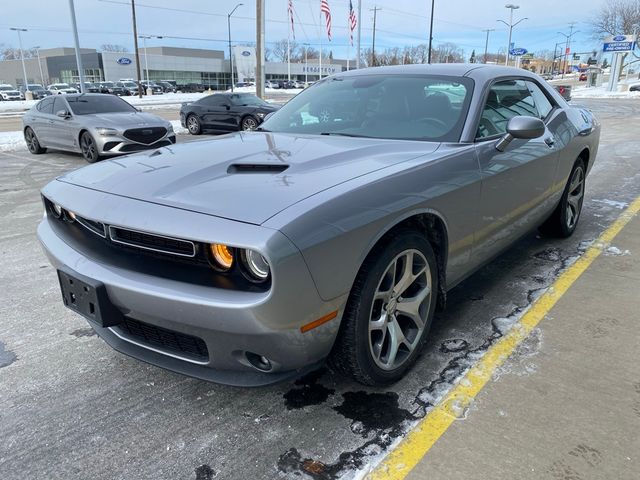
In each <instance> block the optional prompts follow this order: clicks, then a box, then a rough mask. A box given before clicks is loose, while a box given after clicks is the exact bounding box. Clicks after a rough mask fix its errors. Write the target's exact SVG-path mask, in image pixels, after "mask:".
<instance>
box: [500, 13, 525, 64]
mask: <svg viewBox="0 0 640 480" xmlns="http://www.w3.org/2000/svg"><path fill="white" fill-rule="evenodd" d="M504 7H505V8H508V9H509V10H510V14H509V23H507V22H505V21H504V20H498V22H502V23H504V24H505V25H506V26H507V27H509V42H508V43H507V57H506V59H505V61H504V65H505V66H507V65H509V54H510V53H511V33H512V32H513V27H515V26H516V25H518V24H519V23H520V22H522V21H523V20H527V17H524V18H521V19H520V20H518V21H517V22H516V23H513V11H514V10H517V9H518V8H520V6H519V5H514V4H512V3H508V4H507V5H505V6H504Z"/></svg>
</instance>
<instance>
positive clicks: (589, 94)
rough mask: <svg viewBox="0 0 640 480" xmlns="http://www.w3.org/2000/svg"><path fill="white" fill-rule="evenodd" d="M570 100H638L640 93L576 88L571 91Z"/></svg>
mask: <svg viewBox="0 0 640 480" xmlns="http://www.w3.org/2000/svg"><path fill="white" fill-rule="evenodd" d="M571 98H572V99H573V98H640V92H629V91H626V92H609V91H608V90H607V87H606V86H602V87H576V88H574V89H573V90H572V91H571Z"/></svg>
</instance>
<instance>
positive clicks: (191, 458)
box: [0, 100, 640, 479]
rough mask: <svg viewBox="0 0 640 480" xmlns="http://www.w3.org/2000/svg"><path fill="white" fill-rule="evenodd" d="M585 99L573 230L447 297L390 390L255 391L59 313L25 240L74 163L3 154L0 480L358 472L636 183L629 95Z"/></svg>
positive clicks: (34, 247)
mask: <svg viewBox="0 0 640 480" xmlns="http://www.w3.org/2000/svg"><path fill="white" fill-rule="evenodd" d="M581 103H582V104H585V105H587V106H589V107H591V108H593V110H594V111H595V113H596V114H597V115H598V117H599V118H600V120H601V121H602V123H603V129H602V130H603V133H602V140H601V147H600V153H599V156H598V159H597V160H596V163H595V166H594V168H593V171H592V174H591V175H590V177H589V178H588V179H587V192H586V199H585V204H584V210H583V216H582V219H581V223H580V225H579V226H578V229H577V231H576V233H575V235H574V236H573V237H572V238H570V239H566V240H549V239H546V238H541V237H539V236H538V235H536V234H535V233H532V234H531V235H529V236H528V237H526V238H525V239H523V240H522V241H521V242H519V244H518V245H517V246H515V247H514V248H512V249H511V250H509V251H508V252H506V253H505V254H503V255H502V256H500V257H499V258H497V259H496V260H495V261H494V262H492V263H491V264H489V265H488V266H487V267H485V268H484V269H482V270H480V271H479V272H478V273H476V274H475V275H473V276H472V277H470V278H469V279H468V280H466V281H465V282H463V283H462V284H460V285H459V286H458V287H456V288H455V289H454V290H452V291H451V292H450V293H449V296H448V308H447V310H446V311H445V312H442V313H439V314H438V315H437V317H436V319H435V320H434V324H433V327H432V331H431V334H430V337H429V340H428V341H427V343H426V345H425V349H424V351H423V354H422V356H421V358H420V359H419V360H418V363H417V365H416V366H415V368H414V369H413V370H412V371H411V372H410V373H409V374H408V375H407V377H406V378H405V379H403V380H402V381H401V382H399V383H398V384H396V385H394V386H393V387H390V388H386V389H371V388H364V387H362V386H361V385H358V384H355V383H353V382H350V381H348V380H346V379H344V378H342V377H340V376H339V375H337V374H335V373H333V372H331V371H330V370H328V369H323V370H321V371H319V372H315V373H312V374H310V375H307V376H306V377H304V378H302V379H298V380H297V381H291V382H288V383H283V384H279V385H274V386H270V387H265V388H259V389H240V388H232V387H225V386H220V385H216V384H211V383H205V382H202V381H198V380H194V379H190V378H185V377H182V376H180V375H177V374H173V373H170V372H166V371H164V370H161V369H159V368H156V367H153V366H149V365H146V364H143V363H140V362H138V361H136V360H133V359H130V358H128V357H126V356H124V355H122V354H119V353H117V352H115V351H113V350H112V349H111V348H110V347H108V346H107V345H106V344H104V342H102V341H101V340H100V339H99V338H97V337H96V336H95V335H92V334H91V332H90V330H88V328H87V324H86V322H85V321H84V320H83V319H82V318H80V317H78V316H77V315H74V314H73V313H71V312H70V311H68V310H67V309H65V308H64V307H63V305H62V302H61V301H60V293H59V291H58V288H59V287H58V284H57V279H56V275H55V271H54V270H53V269H52V268H51V267H50V266H49V264H48V262H47V261H46V259H45V257H44V255H43V254H42V252H41V250H40V247H39V245H38V243H37V241H36V238H35V233H34V231H35V227H36V224H37V222H38V221H39V219H40V217H41V215H42V212H41V206H40V199H39V196H38V190H39V188H40V187H41V186H42V185H44V184H45V183H46V182H47V181H49V180H50V179H52V178H54V177H55V176H56V175H58V174H61V173H63V172H65V171H68V170H70V169H73V168H77V167H80V166H82V165H84V162H83V160H82V159H81V158H80V157H78V156H76V155H71V154H64V153H52V154H47V155H42V156H37V157H36V156H31V155H29V154H28V152H27V151H26V150H20V151H16V152H8V153H0V163H1V164H2V169H1V170H0V179H1V181H0V206H2V208H3V211H4V215H3V216H2V218H1V219H0V253H2V257H3V268H2V270H0V284H1V285H2V290H1V293H0V295H1V299H2V302H0V319H1V321H0V346H1V348H0V439H1V440H0V471H2V472H3V478H6V479H14V478H15V479H18V478H28V477H30V478H38V477H42V478H65V479H71V478H93V479H112V478H122V479H125V478H126V479H164V478H167V479H209V478H216V479H245V478H247V479H248V478H251V479H273V478H303V479H304V478H314V479H332V478H347V479H348V478H354V477H356V476H358V475H361V473H362V472H363V471H366V470H367V469H368V468H369V466H370V465H371V464H372V463H375V462H376V461H377V460H378V459H379V457H380V456H381V454H382V453H384V451H386V450H387V449H388V448H389V447H390V446H391V445H393V444H394V443H395V442H396V441H397V440H398V439H399V438H400V437H402V435H403V434H404V432H406V430H407V429H408V428H410V427H411V426H412V425H413V424H414V423H415V422H416V421H417V420H418V419H420V418H422V417H424V415H425V414H426V412H427V411H429V409H430V408H431V407H432V405H433V404H434V403H435V402H436V401H437V399H438V398H440V397H441V396H442V395H443V394H444V393H445V392H446V391H447V390H448V389H449V388H451V386H452V385H453V384H454V383H455V382H456V380H457V379H458V378H459V377H460V375H461V374H462V373H463V372H464V370H465V369H466V368H468V366H470V365H471V364H472V363H473V362H474V361H475V360H477V358H478V357H480V356H481V355H482V353H483V352H484V351H485V350H486V349H487V348H488V347H489V346H490V345H492V344H493V343H494V342H495V341H496V339H497V338H499V337H500V336H501V335H503V334H504V332H505V331H506V330H507V329H508V328H509V327H510V326H511V325H513V324H514V323H515V322H516V320H517V317H518V315H519V314H520V313H521V312H522V311H523V310H524V309H526V308H527V307H528V306H529V305H530V304H531V302H532V301H533V300H534V299H535V298H537V296H538V295H539V294H540V292H541V291H542V290H543V289H544V288H545V287H546V286H548V285H550V284H551V283H552V282H553V280H554V279H555V278H556V277H557V275H558V273H559V272H560V271H561V270H562V268H563V267H564V266H566V265H567V264H568V263H570V262H571V261H572V260H573V259H574V258H575V257H576V256H578V255H580V254H581V253H582V252H583V251H584V249H585V248H586V247H587V245H589V242H591V241H593V240H594V239H595V238H597V237H598V236H599V235H600V233H601V232H602V231H603V230H604V229H605V228H606V227H607V226H608V225H609V224H610V223H611V222H612V221H613V220H614V219H615V218H616V217H617V215H618V214H619V213H620V212H621V209H622V208H624V207H625V206H626V205H627V204H628V203H629V202H630V201H631V200H633V199H634V198H635V197H636V196H637V195H638V193H639V192H640V162H638V160H639V158H638V152H640V138H639V137H638V135H637V132H634V129H631V128H629V125H631V124H633V123H635V124H638V122H639V121H640V102H638V101H635V102H631V101H630V102H621V101H619V100H584V101H581ZM181 140H182V139H181ZM541 329H542V332H543V333H544V326H542V327H541ZM6 352H9V353H6ZM5 358H6V359H11V360H4V359H5ZM5 363H7V365H5ZM534 374H535V373H534ZM469 415H473V412H470V413H469ZM457 448H458V449H464V448H466V447H465V446H463V445H457ZM451 455H452V456H453V455H455V451H453V450H452V451H451Z"/></svg>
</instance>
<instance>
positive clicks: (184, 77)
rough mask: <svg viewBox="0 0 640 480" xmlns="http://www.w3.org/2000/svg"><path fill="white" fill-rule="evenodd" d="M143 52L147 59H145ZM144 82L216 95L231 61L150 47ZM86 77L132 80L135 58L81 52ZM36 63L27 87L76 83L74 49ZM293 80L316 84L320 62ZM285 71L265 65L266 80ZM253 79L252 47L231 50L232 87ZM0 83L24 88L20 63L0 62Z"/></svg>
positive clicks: (143, 62) (338, 65) (328, 68)
mask: <svg viewBox="0 0 640 480" xmlns="http://www.w3.org/2000/svg"><path fill="white" fill-rule="evenodd" d="M145 51H146V55H145ZM139 52H140V69H141V73H140V75H141V77H142V79H146V78H147V71H148V77H149V79H150V80H155V81H158V80H173V81H175V82H176V83H177V84H178V85H187V84H190V83H195V84H200V85H205V86H206V87H210V88H212V89H214V90H219V89H227V88H229V86H230V84H231V74H230V71H231V69H230V65H229V59H228V58H227V59H225V52H224V51H222V50H205V49H196V48H178V47H149V48H147V49H140V50H139ZM80 53H81V56H82V65H83V69H84V74H85V78H86V80H87V81H89V82H100V81H118V80H121V79H134V78H136V55H135V54H134V53H121V52H98V51H97V50H94V49H88V48H83V49H81V50H80ZM38 54H39V55H38V57H37V58H29V59H25V67H26V71H27V79H28V82H29V83H40V84H43V85H45V86H46V85H50V84H52V83H57V82H64V83H73V82H77V81H79V78H78V69H77V66H76V57H75V50H74V49H73V48H66V47H62V48H49V49H42V50H39V52H38ZM290 69H291V79H292V80H301V81H314V80H317V79H318V78H319V74H320V65H319V64H318V60H317V59H314V60H311V59H310V60H309V61H308V62H307V63H291V66H290ZM344 70H346V61H342V60H333V61H332V63H330V64H323V65H322V75H323V76H326V75H331V74H333V73H338V72H341V71H344ZM288 74H289V66H288V65H287V63H282V62H266V63H265V76H266V79H267V80H281V79H287V78H288ZM254 76H255V51H254V49H253V47H242V46H236V47H234V74H233V79H234V81H235V82H238V81H243V80H253V77H254ZM0 83H9V84H12V85H15V86H20V85H22V84H23V83H24V74H23V70H22V62H21V61H20V60H3V61H0Z"/></svg>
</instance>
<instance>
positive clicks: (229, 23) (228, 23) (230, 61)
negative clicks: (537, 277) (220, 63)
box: [227, 3, 244, 92]
mask: <svg viewBox="0 0 640 480" xmlns="http://www.w3.org/2000/svg"><path fill="white" fill-rule="evenodd" d="M242 5H244V4H243V3H239V4H237V5H236V6H235V7H233V10H231V12H229V13H228V14H227V31H228V32H229V70H230V74H231V91H232V92H233V55H232V54H231V15H233V12H235V11H236V9H237V8H238V7H240V6H242Z"/></svg>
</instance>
